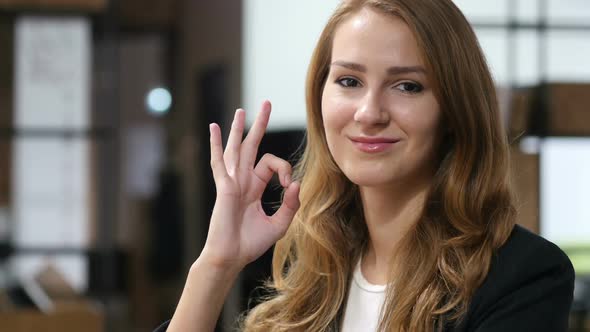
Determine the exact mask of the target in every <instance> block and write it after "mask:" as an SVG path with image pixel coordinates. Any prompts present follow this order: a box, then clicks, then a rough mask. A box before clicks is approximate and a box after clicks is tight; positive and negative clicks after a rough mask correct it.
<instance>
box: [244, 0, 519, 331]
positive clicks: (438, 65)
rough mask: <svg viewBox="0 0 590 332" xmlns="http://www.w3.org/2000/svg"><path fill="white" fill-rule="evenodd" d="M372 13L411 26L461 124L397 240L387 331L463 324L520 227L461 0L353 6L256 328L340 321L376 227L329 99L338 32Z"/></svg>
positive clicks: (323, 61) (312, 98)
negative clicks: (338, 160)
mask: <svg viewBox="0 0 590 332" xmlns="http://www.w3.org/2000/svg"><path fill="white" fill-rule="evenodd" d="M362 8H370V9H372V10H375V11H377V12H379V13H383V14H386V15H390V16H392V17H397V18H401V19H402V20H403V21H404V22H405V23H406V24H407V25H408V26H409V27H410V29H411V30H412V32H413V33H414V36H415V38H416V40H417V42H418V45H419V48H420V50H421V55H422V57H423V61H424V62H425V64H426V66H427V67H428V69H429V73H430V74H431V76H432V77H431V81H432V82H434V92H435V95H436V98H437V100H438V102H439V105H440V107H441V110H442V112H443V121H444V123H445V127H446V128H449V132H448V134H447V136H446V137H445V138H444V140H443V142H444V143H443V142H441V144H440V146H439V152H440V153H439V160H438V162H439V164H438V169H437V171H436V174H435V176H434V178H433V179H434V180H433V182H432V184H431V187H430V191H429V194H428V197H427V200H426V203H425V205H424V208H423V210H422V213H421V216H420V218H419V219H418V221H417V222H416V223H415V224H414V226H413V227H412V228H411V229H410V230H409V231H408V232H407V233H406V234H405V235H404V237H403V238H402V240H401V242H400V244H399V245H398V246H397V247H396V252H395V256H393V260H392V261H393V263H392V266H391V272H390V273H391V275H390V278H389V280H394V284H395V286H391V287H389V286H388V287H387V291H386V298H385V303H384V305H383V308H382V316H381V317H382V318H381V321H380V324H379V330H380V331H433V330H442V328H443V327H444V326H447V325H448V324H456V323H458V322H459V321H460V320H461V318H462V317H463V316H464V315H465V313H466V311H467V309H468V306H469V303H470V301H471V298H472V296H473V294H474V292H475V291H476V289H477V288H478V287H479V286H480V285H481V283H482V282H483V280H484V279H485V277H486V275H487V273H488V270H489V267H490V262H491V259H492V255H493V253H494V251H495V250H496V249H497V248H498V247H500V246H501V245H502V244H503V243H504V242H505V241H506V239H507V238H508V236H509V235H510V232H511V230H512V228H513V226H514V220H515V215H516V212H515V208H514V202H513V195H512V189H511V185H510V179H509V172H510V171H509V169H510V165H509V147H508V142H507V138H506V135H505V133H504V130H503V128H502V124H501V120H500V115H499V111H498V105H497V100H496V93H495V88H494V84H493V80H492V78H491V74H490V72H489V69H488V66H487V63H486V60H485V58H484V55H483V53H482V50H481V48H480V47H479V44H478V42H477V38H476V36H475V34H474V32H473V30H472V28H471V27H470V25H469V23H468V22H467V20H466V19H465V17H464V16H463V14H462V13H461V12H460V11H459V9H458V8H457V7H456V6H455V5H454V4H453V2H452V1H451V0H389V1H387V0H349V1H343V2H342V3H341V5H340V6H339V7H338V8H337V10H336V12H335V13H334V14H333V16H332V17H331V18H330V20H329V21H328V23H327V25H326V27H325V28H324V30H323V32H322V34H321V36H320V39H319V42H318V44H317V46H316V48H315V51H314V53H313V57H312V59H311V63H310V67H309V72H308V76H307V86H306V102H307V137H306V138H307V141H306V145H305V149H304V152H303V155H302V157H301V159H300V160H299V162H298V164H297V165H296V168H295V170H296V171H295V178H296V179H298V180H299V181H301V192H300V200H301V207H300V209H299V211H298V212H297V215H296V216H295V219H294V220H293V223H292V224H291V226H290V228H289V230H288V232H287V234H286V235H285V237H284V238H282V239H281V240H280V241H279V242H278V243H277V244H276V246H275V249H274V257H273V265H272V269H273V273H272V280H270V281H269V282H267V284H266V287H267V289H268V290H269V291H270V293H269V295H267V296H266V297H265V298H264V301H263V302H262V303H261V304H259V305H257V306H256V307H255V308H253V309H252V310H251V311H250V312H249V313H247V316H245V318H243V320H242V324H241V325H242V327H241V328H242V329H243V330H244V331H246V332H252V331H335V330H338V329H339V327H340V326H339V325H340V323H341V320H342V314H343V312H344V307H345V303H346V298H347V292H348V287H349V282H350V280H351V275H352V272H353V268H354V265H355V263H356V261H357V260H358V259H359V257H360V256H361V255H362V253H363V252H364V250H365V249H366V246H367V241H368V231H367V226H366V224H365V221H364V217H363V207H362V204H361V202H360V194H359V190H358V187H357V186H356V185H355V184H353V183H352V182H351V181H350V180H348V179H347V178H346V176H345V175H344V174H343V173H342V171H341V170H340V169H339V168H338V167H337V165H336V164H335V162H334V160H333V159H332V157H331V154H330V152H329V150H328V146H327V143H326V138H325V132H324V127H323V122H322V116H321V96H322V91H323V87H324V84H325V82H326V77H327V75H328V71H329V64H330V62H331V56H332V55H331V52H332V40H333V38H334V33H335V31H336V29H337V28H338V26H339V25H340V24H341V22H343V21H344V20H346V19H347V18H349V17H350V16H351V15H353V14H355V13H357V12H359V11H360V10H361V9H362ZM392 255H393V253H392ZM390 285H391V284H390Z"/></svg>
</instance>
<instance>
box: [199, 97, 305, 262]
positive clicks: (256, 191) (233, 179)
mask: <svg viewBox="0 0 590 332" xmlns="http://www.w3.org/2000/svg"><path fill="white" fill-rule="evenodd" d="M270 111H271V105H270V102H268V101H265V102H264V103H263V104H262V108H261V110H260V112H259V113H258V115H257V117H256V120H255V122H254V124H253V126H252V128H251V130H250V132H249V133H248V135H247V137H246V138H245V139H244V141H243V142H242V135H243V132H244V122H245V113H244V110H241V109H238V110H237V111H236V114H235V116H234V120H233V123H232V127H231V131H230V134H229V138H228V141H227V144H226V148H225V152H224V151H223V148H222V143H221V130H220V128H219V126H218V125H217V124H211V125H210V126H209V129H210V137H211V169H212V170H213V177H214V179H215V187H216V189H217V197H216V200H215V207H214V208H213V213H212V215H211V223H210V226H209V234H208V235H207V242H206V244H205V248H204V249H203V252H202V254H201V257H200V259H204V260H206V261H207V262H208V263H209V264H213V265H214V266H216V267H220V268H224V269H225V268H230V269H238V270H241V269H242V268H243V267H244V266H245V265H246V264H248V263H250V262H252V261H254V260H255V259H257V258H258V257H260V256H261V255H262V254H263V253H264V252H265V251H266V250H268V248H270V247H271V246H272V245H273V244H274V243H275V242H277V241H278V240H279V239H280V238H281V237H283V235H284V234H285V232H286V231H287V228H288V227H289V225H290V224H291V221H292V220H293V217H294V215H295V212H297V209H298V208H299V197H298V196H299V184H298V183H296V182H294V181H292V180H291V173H292V172H291V165H290V164H289V163H288V162H287V161H285V160H283V159H280V158H278V157H276V156H274V155H271V154H265V155H264V156H263V157H262V159H261V160H260V161H259V162H258V164H257V165H254V162H255V160H256V154H257V152H258V146H259V145H260V141H261V139H262V136H263V135H264V132H265V130H266V126H267V124H268V119H269V116H270ZM274 173H278V176H279V180H280V183H281V185H282V186H283V188H286V191H285V194H284V197H283V203H282V204H281V206H280V208H279V209H278V211H277V212H276V213H275V214H274V215H272V216H267V215H266V213H265V212H264V210H263V209H262V204H261V197H262V193H263V192H264V189H265V188H266V186H267V184H268V182H269V181H270V180H271V178H272V176H273V174H274Z"/></svg>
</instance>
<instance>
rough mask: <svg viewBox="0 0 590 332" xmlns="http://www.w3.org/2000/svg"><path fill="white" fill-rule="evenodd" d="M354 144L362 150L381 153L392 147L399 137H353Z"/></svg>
mask: <svg viewBox="0 0 590 332" xmlns="http://www.w3.org/2000/svg"><path fill="white" fill-rule="evenodd" d="M350 140H351V142H352V144H353V145H354V146H355V147H356V148H357V149H359V150H360V151H362V152H366V153H379V152H383V151H386V150H389V149H391V148H392V147H393V146H394V145H395V144H396V143H397V142H399V139H393V138H385V137H351V138H350Z"/></svg>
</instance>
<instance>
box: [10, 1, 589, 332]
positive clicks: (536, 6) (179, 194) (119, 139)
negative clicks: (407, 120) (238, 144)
mask: <svg viewBox="0 0 590 332" xmlns="http://www.w3.org/2000/svg"><path fill="white" fill-rule="evenodd" d="M456 3H457V5H458V6H459V7H460V8H461V9H462V10H463V11H464V13H465V14H466V15H467V17H468V19H469V20H470V21H471V23H472V24H473V26H474V28H475V30H476V32H477V34H478V36H479V38H480V43H481V46H482V48H483V49H484V51H485V53H486V55H487V58H488V61H489V64H490V66H491V68H492V71H493V74H494V78H495V80H496V83H497V87H498V91H499V99H500V104H501V107H502V112H503V115H504V117H503V118H504V121H505V123H506V130H507V135H509V137H510V140H511V142H512V154H513V158H514V166H513V170H514V179H515V184H516V187H517V190H518V193H519V207H520V219H519V220H520V223H522V224H523V225H524V226H525V227H527V228H529V229H530V230H532V231H534V232H537V233H539V234H541V235H543V236H545V237H547V238H548V239H550V240H552V241H553V242H555V243H557V244H558V245H559V246H561V248H563V249H564V251H566V253H567V254H568V255H569V257H570V258H571V260H572V261H573V263H574V265H575V268H576V276H577V281H576V291H575V303H574V307H573V308H572V315H571V330H572V331H590V315H589V314H588V311H589V309H590V189H589V188H590V106H589V105H590V2H588V1H587V0H497V1H478V0H456ZM337 4H338V0H322V1H314V0H300V1H297V2H293V1H286V0H280V1H278V0H273V1H267V0H244V1H240V0H217V1H200V0H167V1H155V0H144V1H140V0H110V1H109V0H0V290H1V291H0V329H1V330H7V331H8V330H10V331H40V330H43V331H66V332H67V331H151V330H152V329H153V328H154V327H155V326H157V325H158V324H159V323H160V322H162V321H163V320H166V319H168V318H169V317H170V316H171V314H172V312H173V310H174V306H175V304H176V301H177V300H178V297H179V295H180V292H181V290H182V286H183V283H184V279H185V276H186V272H187V269H188V267H189V266H190V265H191V263H192V262H193V261H194V260H195V259H196V258H197V257H198V256H199V253H200V250H201V249H202V246H203V244H204V240H205V237H206V234H207V229H208V221H209V214H210V211H211V208H212V206H213V203H214V186H213V182H212V177H211V175H210V171H209V155H208V154H209V150H208V149H209V145H208V144H209V143H208V129H207V126H208V123H210V122H218V123H220V124H222V128H223V129H224V130H225V133H226V134H227V128H229V120H230V119H231V117H232V115H233V111H234V110H235V108H237V107H244V108H245V109H246V110H247V114H248V122H251V120H252V118H253V116H254V115H255V113H256V112H257V111H258V108H259V105H260V103H261V101H262V100H264V99H270V100H271V101H272V102H273V105H274V108H273V115H272V119H271V122H270V128H269V131H268V134H267V135H266V137H265V139H264V140H263V143H262V147H261V151H263V152H272V153H274V154H276V155H278V156H281V157H283V158H286V159H289V160H292V161H293V160H295V159H296V157H297V156H296V154H294V153H295V151H296V149H297V147H298V146H299V145H300V143H301V139H302V135H303V131H304V129H305V104H304V77H305V72H306V67H307V63H308V61H309V58H310V55H311V52H312V48H313V46H314V44H315V42H316V40H317V38H318V35H319V32H320V30H321V28H322V27H323V25H324V23H325V22H326V20H327V18H328V16H329V15H330V13H331V12H332V10H333V9H334V8H335V7H336V5H337ZM279 194H280V193H279V192H278V191H277V186H276V185H271V186H269V188H268V190H267V192H266V193H265V197H264V202H265V203H267V204H265V208H266V209H268V211H269V212H271V211H272V206H273V203H275V202H276V201H278V199H279ZM270 257H271V253H270V252H269V253H267V254H265V255H264V256H263V257H262V258H261V259H260V260H258V261H257V262H255V263H253V264H251V265H249V266H248V267H247V268H246V269H245V270H244V272H243V273H242V274H241V276H240V279H239V281H238V282H237V283H236V285H235V287H234V289H233V290H232V292H231V294H230V296H229V298H228V300H227V302H226V305H225V307H224V311H223V314H222V316H221V317H220V320H219V324H218V329H217V330H218V331H229V330H230V329H229V327H231V326H232V323H233V322H234V320H235V319H236V317H237V315H238V314H239V313H240V312H242V311H243V310H245V309H246V308H247V306H248V298H250V297H252V296H254V295H256V294H257V293H256V290H255V287H256V286H259V285H260V284H261V283H260V281H261V280H263V279H264V278H266V277H268V273H269V271H270V265H269V264H270ZM539 291H542V290H539ZM250 305H252V304H250Z"/></svg>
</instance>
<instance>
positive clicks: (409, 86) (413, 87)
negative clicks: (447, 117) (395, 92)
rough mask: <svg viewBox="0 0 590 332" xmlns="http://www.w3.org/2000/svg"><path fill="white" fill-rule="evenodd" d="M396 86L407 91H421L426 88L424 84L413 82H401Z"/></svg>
mask: <svg viewBox="0 0 590 332" xmlns="http://www.w3.org/2000/svg"><path fill="white" fill-rule="evenodd" d="M396 88H397V89H399V90H401V91H403V92H407V93H419V92H422V90H424V88H423V87H422V85H420V84H418V83H412V82H404V83H400V84H398V85H397V86H396Z"/></svg>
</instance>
